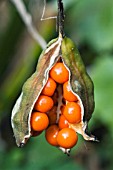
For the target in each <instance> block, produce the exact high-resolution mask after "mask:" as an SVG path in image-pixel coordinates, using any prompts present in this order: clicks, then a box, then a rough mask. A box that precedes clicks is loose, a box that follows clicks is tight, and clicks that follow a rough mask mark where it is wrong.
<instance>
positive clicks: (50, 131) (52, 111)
mask: <svg viewBox="0 0 113 170" xmlns="http://www.w3.org/2000/svg"><path fill="white" fill-rule="evenodd" d="M80 121H81V108H80V105H79V102H78V98H77V97H76V96H75V95H74V94H73V93H72V92H71V89H70V85H69V71H68V70H67V69H66V67H65V66H64V64H63V63H62V62H57V63H56V64H55V65H54V66H53V67H52V69H51V70H50V72H49V78H48V81H47V83H46V85H45V86H44V88H43V90H42V92H41V94H40V96H39V98H38V100H37V102H36V103H35V106H34V111H33V113H32V115H31V129H32V132H31V133H32V136H37V135H39V134H40V133H41V132H42V131H43V130H45V138H46V140H47V142H48V143H49V144H51V145H53V146H58V147H62V148H65V149H69V148H72V147H73V146H74V145H76V143H77V140H78V136H77V133H76V131H75V130H73V129H72V128H71V126H70V124H77V123H79V122H80Z"/></svg>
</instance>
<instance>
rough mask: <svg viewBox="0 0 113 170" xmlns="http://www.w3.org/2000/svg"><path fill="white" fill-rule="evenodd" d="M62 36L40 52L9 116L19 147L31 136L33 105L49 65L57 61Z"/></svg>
mask: <svg viewBox="0 0 113 170" xmlns="http://www.w3.org/2000/svg"><path fill="white" fill-rule="evenodd" d="M61 42H62V38H60V37H59V38H58V39H55V40H52V41H51V42H50V43H49V44H48V45H47V48H46V49H45V50H44V51H43V52H42V54H41V56H40V58H39V61H38V65H37V68H36V72H35V73H34V74H33V75H32V76H31V77H30V78H29V79H28V80H27V81H26V82H25V84H24V86H23V89H22V93H21V95H20V97H19V98H18V100H17V102H16V104H15V106H14V108H13V110H12V116H11V124H12V128H13V132H14V136H15V138H16V143H17V145H18V146H19V147H21V146H23V145H24V144H25V143H26V142H27V140H28V139H29V137H30V136H31V127H30V118H31V113H32V111H33V107H34V105H35V103H36V101H37V99H38V97H39V95H40V93H41V91H42V89H43V87H44V85H45V84H46V82H47V80H48V74H49V70H50V69H51V67H52V66H53V65H54V63H55V62H57V60H58V58H59V53H60V49H61Z"/></svg>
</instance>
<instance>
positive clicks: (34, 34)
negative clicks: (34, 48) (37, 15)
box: [10, 0, 46, 49]
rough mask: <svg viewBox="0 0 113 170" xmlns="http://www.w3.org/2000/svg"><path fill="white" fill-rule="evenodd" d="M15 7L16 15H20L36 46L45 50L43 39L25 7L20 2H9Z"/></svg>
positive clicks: (17, 0) (13, 0)
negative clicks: (36, 43)
mask: <svg viewBox="0 0 113 170" xmlns="http://www.w3.org/2000/svg"><path fill="white" fill-rule="evenodd" d="M10 1H11V2H12V3H13V4H14V6H15V7H16V9H17V11H18V13H19V14H20V16H21V18H22V20H23V22H24V23H25V25H26V27H27V29H28V31H29V33H30V34H31V36H32V37H33V38H34V39H35V40H36V41H37V42H38V44H39V45H40V46H41V47H42V48H43V49H45V47H46V42H45V40H44V39H43V37H42V36H41V35H40V34H39V33H38V31H37V30H36V28H35V26H34V25H33V22H32V16H31V15H30V14H29V13H28V12H27V10H26V7H25V5H24V3H23V1H22V0H10Z"/></svg>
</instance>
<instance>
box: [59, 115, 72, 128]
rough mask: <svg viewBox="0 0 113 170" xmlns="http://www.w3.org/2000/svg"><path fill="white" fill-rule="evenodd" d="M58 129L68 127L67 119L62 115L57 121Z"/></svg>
mask: <svg viewBox="0 0 113 170" xmlns="http://www.w3.org/2000/svg"><path fill="white" fill-rule="evenodd" d="M58 127H59V128H60V129H63V128H67V127H69V124H68V121H67V119H66V118H65V116H64V115H61V116H60V118H59V121H58Z"/></svg>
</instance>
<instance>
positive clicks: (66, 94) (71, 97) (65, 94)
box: [63, 81, 78, 102]
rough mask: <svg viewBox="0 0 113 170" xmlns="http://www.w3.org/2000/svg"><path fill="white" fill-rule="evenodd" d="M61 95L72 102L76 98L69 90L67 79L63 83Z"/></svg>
mask: <svg viewBox="0 0 113 170" xmlns="http://www.w3.org/2000/svg"><path fill="white" fill-rule="evenodd" d="M63 97H64V99H66V100H67V101H69V102H74V101H77V100H78V99H77V97H76V96H75V95H74V94H73V93H72V92H71V89H70V86H69V82H68V81H67V82H65V83H64V84H63Z"/></svg>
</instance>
